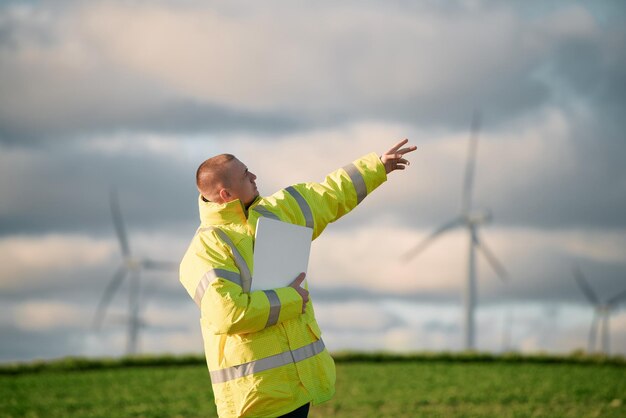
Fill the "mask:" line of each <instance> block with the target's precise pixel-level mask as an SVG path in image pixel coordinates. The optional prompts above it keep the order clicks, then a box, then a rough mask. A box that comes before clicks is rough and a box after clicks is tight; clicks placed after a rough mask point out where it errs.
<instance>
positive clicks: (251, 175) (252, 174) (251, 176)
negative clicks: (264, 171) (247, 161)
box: [249, 172, 256, 181]
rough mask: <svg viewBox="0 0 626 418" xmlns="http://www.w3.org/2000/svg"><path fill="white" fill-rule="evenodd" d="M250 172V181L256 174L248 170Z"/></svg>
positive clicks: (254, 178)
mask: <svg viewBox="0 0 626 418" xmlns="http://www.w3.org/2000/svg"><path fill="white" fill-rule="evenodd" d="M249 173H250V178H252V181H254V180H256V174H254V173H253V172H249Z"/></svg>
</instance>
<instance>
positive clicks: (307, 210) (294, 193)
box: [285, 186, 314, 228]
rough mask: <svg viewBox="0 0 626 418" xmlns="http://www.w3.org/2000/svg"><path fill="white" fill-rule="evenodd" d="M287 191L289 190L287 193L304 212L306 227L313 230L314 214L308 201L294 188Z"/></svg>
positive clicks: (290, 187)
mask: <svg viewBox="0 0 626 418" xmlns="http://www.w3.org/2000/svg"><path fill="white" fill-rule="evenodd" d="M285 190H287V192H288V193H289V194H290V195H291V196H292V197H293V198H294V199H296V201H297V202H298V206H300V210H301V211H302V215H303V216H304V219H305V221H306V226H308V227H309V228H313V227H314V225H313V213H312V212H311V208H310V207H309V204H308V203H307V201H306V200H304V197H302V195H301V194H300V192H298V191H297V190H296V189H294V187H293V186H289V187H287V188H286V189H285Z"/></svg>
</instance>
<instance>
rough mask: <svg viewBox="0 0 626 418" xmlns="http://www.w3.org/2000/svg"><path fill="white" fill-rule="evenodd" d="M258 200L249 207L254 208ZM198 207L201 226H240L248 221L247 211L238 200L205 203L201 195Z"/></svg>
mask: <svg viewBox="0 0 626 418" xmlns="http://www.w3.org/2000/svg"><path fill="white" fill-rule="evenodd" d="M259 199H260V198H258V197H257V199H256V200H255V201H254V202H253V203H252V205H250V206H251V207H252V206H254V204H255V203H256V202H257V201H258V200H259ZM198 206H199V208H200V222H201V224H202V225H203V226H208V225H226V224H231V223H236V224H242V223H246V222H247V221H248V211H247V210H246V209H245V208H244V206H243V204H242V203H241V201H240V200H239V199H236V200H233V201H230V202H227V203H223V204H220V203H215V202H207V201H205V200H204V199H203V198H202V195H199V196H198Z"/></svg>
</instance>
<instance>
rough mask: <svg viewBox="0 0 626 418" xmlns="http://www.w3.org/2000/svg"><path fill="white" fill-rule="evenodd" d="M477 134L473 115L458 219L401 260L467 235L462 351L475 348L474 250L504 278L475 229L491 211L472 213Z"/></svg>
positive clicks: (489, 217) (477, 126) (439, 229)
mask: <svg viewBox="0 0 626 418" xmlns="http://www.w3.org/2000/svg"><path fill="white" fill-rule="evenodd" d="M479 131H480V115H479V113H478V112H476V113H475V114H474V118H473V120H472V128H471V134H470V140H469V150H468V157H467V165H466V168H465V179H464V184H463V196H462V198H463V201H462V208H461V213H460V215H459V216H458V217H456V218H454V219H452V220H451V221H449V222H447V223H445V224H443V225H441V226H440V227H439V228H437V229H435V230H434V231H433V232H432V233H431V234H430V235H429V236H427V237H426V238H425V239H424V240H422V241H421V242H420V243H419V244H418V245H417V246H415V247H414V248H413V249H411V250H410V251H408V252H407V253H406V254H404V256H403V257H402V258H403V259H404V260H405V261H408V260H410V259H411V258H413V257H416V256H417V255H418V254H420V253H421V252H422V251H424V250H425V249H426V248H427V247H428V246H429V245H430V244H431V243H432V242H433V241H434V240H435V239H436V238H437V237H439V236H440V235H442V234H444V233H445V232H448V231H450V230H452V229H455V228H458V227H465V228H467V232H468V234H469V256H468V259H467V263H468V265H467V282H466V285H465V292H464V298H463V302H464V308H465V324H464V343H465V349H466V350H472V349H474V348H475V338H474V308H475V305H476V249H478V250H480V251H481V252H482V254H483V255H484V256H485V258H486V259H487V261H488V262H489V264H490V265H491V267H492V268H493V269H494V271H495V272H496V274H497V275H498V276H499V277H500V278H501V279H503V280H505V279H506V278H507V276H508V274H507V272H506V270H505V269H504V267H502V264H501V263H500V262H499V261H498V260H497V259H496V257H495V256H494V254H493V253H492V252H491V250H490V249H489V248H488V247H487V245H486V244H485V241H484V239H483V238H481V237H480V236H479V233H478V227H479V226H480V225H482V224H485V223H487V222H489V221H491V219H492V214H491V211H489V210H481V211H472V187H473V183H474V167H475V165H476V148H477V145H478V133H479Z"/></svg>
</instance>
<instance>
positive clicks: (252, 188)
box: [224, 158, 259, 207]
mask: <svg viewBox="0 0 626 418" xmlns="http://www.w3.org/2000/svg"><path fill="white" fill-rule="evenodd" d="M224 175H225V178H226V183H227V187H225V189H226V190H227V191H228V193H229V195H230V196H229V198H228V201H231V200H235V199H239V200H240V201H241V203H243V205H244V206H246V207H248V206H249V205H250V204H251V203H252V202H253V201H254V199H256V197H257V196H258V195H259V191H258V189H257V187H256V182H255V180H256V175H254V173H252V172H251V171H249V170H248V167H246V165H245V164H244V163H242V162H241V161H239V160H238V159H236V158H234V159H233V160H231V161H229V162H228V163H227V166H226V167H225V170H224Z"/></svg>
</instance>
